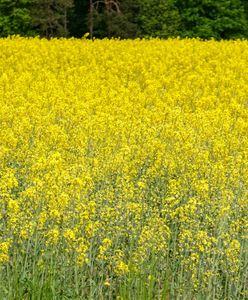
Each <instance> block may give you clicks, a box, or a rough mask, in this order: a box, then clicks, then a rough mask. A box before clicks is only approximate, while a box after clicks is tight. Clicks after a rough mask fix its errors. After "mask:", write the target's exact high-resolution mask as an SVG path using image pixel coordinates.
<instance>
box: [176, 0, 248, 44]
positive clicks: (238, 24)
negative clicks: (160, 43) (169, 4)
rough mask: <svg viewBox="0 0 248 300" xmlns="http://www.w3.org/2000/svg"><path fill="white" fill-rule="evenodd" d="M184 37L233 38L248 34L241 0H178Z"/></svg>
mask: <svg viewBox="0 0 248 300" xmlns="http://www.w3.org/2000/svg"><path fill="white" fill-rule="evenodd" d="M176 5H177V7H178V9H179V12H180V15H181V18H182V29H181V33H180V35H181V36H182V37H186V36H187V37H200V38H204V39H208V38H211V37H213V38H215V39H233V38H242V37H245V36H247V28H248V25H247V19H246V18H245V12H244V7H243V5H242V3H241V1H240V0H228V1H227V0H218V1H216V0H186V1H185V0H176Z"/></svg>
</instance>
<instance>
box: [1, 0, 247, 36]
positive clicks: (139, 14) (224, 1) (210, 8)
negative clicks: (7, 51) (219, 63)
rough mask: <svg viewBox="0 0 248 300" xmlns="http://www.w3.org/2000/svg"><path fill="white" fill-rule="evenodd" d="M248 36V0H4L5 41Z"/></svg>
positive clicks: (2, 32)
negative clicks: (11, 37)
mask: <svg viewBox="0 0 248 300" xmlns="http://www.w3.org/2000/svg"><path fill="white" fill-rule="evenodd" d="M86 33H89V37H90V38H105V37H108V38H110V37H116V38H149V37H159V38H168V37H181V38H185V37H190V38H192V37H200V38H202V39H210V38H214V39H217V40H219V39H242V38H247V37H248V0H217V1H216V0H0V37H6V36H9V35H21V36H40V37H47V38H51V37H77V38H81V37H82V36H84V35H85V34H86Z"/></svg>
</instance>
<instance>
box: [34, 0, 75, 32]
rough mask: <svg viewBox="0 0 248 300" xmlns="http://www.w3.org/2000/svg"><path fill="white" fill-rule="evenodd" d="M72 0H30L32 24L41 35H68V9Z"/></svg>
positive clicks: (71, 5) (71, 4)
mask: <svg viewBox="0 0 248 300" xmlns="http://www.w3.org/2000/svg"><path fill="white" fill-rule="evenodd" d="M72 7H73V0H56V1H55V0H32V10H31V12H32V24H33V26H34V27H35V29H36V30H37V31H38V32H39V34H40V35H41V36H46V37H52V36H68V34H69V32H68V27H67V23H68V11H69V9H70V8H72Z"/></svg>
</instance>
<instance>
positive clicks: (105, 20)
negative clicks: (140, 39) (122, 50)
mask: <svg viewBox="0 0 248 300" xmlns="http://www.w3.org/2000/svg"><path fill="white" fill-rule="evenodd" d="M97 2H98V1H95V2H94V3H95V4H97ZM115 3H116V4H117V6H115V5H112V6H111V7H107V6H106V5H105V4H104V3H100V5H95V6H94V36H96V37H99V38H103V37H120V38H134V37H136V36H137V33H138V24H137V15H138V13H139V3H138V2H137V0H122V1H116V2H115Z"/></svg>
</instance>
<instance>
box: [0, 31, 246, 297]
mask: <svg viewBox="0 0 248 300" xmlns="http://www.w3.org/2000/svg"><path fill="white" fill-rule="evenodd" d="M247 57H248V42H247V41H229V42H227V41H221V42H215V41H208V42H202V41H199V40H177V39H175V40H167V41H161V40H156V39H154V40H149V41H148V40H135V41H129V40H126V41H119V40H102V41H99V40H94V41H89V40H86V39H82V40H77V39H69V40H66V39H61V40H57V39H53V40H50V41H48V40H45V39H38V38H34V39H25V38H20V37H15V38H7V39H1V40H0V128H1V130H0V264H1V265H4V266H6V265H8V264H10V265H11V266H12V267H13V266H14V268H15V267H16V268H18V266H19V268H20V270H22V271H23V270H25V272H26V273H25V274H28V273H30V274H33V273H32V272H34V270H35V269H36V267H37V270H38V269H39V268H38V265H39V264H40V261H41V260H42V266H43V269H44V272H47V273H44V274H51V273H49V272H50V269H49V270H48V268H50V266H51V264H52V263H53V264H54V268H60V269H59V270H60V272H64V273H63V274H67V272H69V271H68V270H73V272H76V271H75V270H76V269H75V268H77V270H78V271H77V272H78V273H77V274H76V275H75V274H74V273H73V275H72V278H78V277H80V276H83V277H82V278H84V280H87V278H91V279H89V280H91V281H90V282H94V280H93V279H92V278H93V277H94V278H96V277H97V276H98V277H99V276H100V277H101V279H99V282H108V283H109V282H113V281H114V280H116V281H118V280H123V277H124V276H131V275H128V274H131V273H133V274H132V276H133V277H132V278H134V277H135V276H141V277H142V276H143V275H144V276H146V278H148V277H149V278H155V279H154V282H155V283H154V285H155V286H157V289H158V290H159V289H160V288H162V286H163V284H164V283H163V280H162V279H163V278H167V281H168V284H167V292H168V293H170V294H171V295H172V296H171V297H172V299H174V298H173V297H175V299H176V297H181V296H182V294H184V295H186V294H185V293H186V290H187V293H188V294H187V295H193V294H194V293H196V292H198V293H202V294H201V295H204V294H206V293H209V291H211V293H212V294H211V295H212V296H210V298H211V299H217V298H219V299H224V298H225V297H226V298H228V297H230V299H241V298H242V297H246V295H247V294H245V285H246V280H247V270H246V267H245V266H247V262H248V256H247V252H248V249H247V231H248V214H247V211H248V172H247V170H248V134H247V133H248V93H247V86H248V62H247ZM35 257H36V258H35ZM55 261H56V263H55ZM29 266H30V269H29ZM48 266H49V267H48ZM63 268H64V269H63ZM46 269H47V271H46ZM62 269H63V270H64V271H61V270H62ZM6 270H7V269H6V268H4V267H3V268H1V267H0V273H1V272H2V274H1V276H0V278H1V280H5V282H7V281H8V282H10V280H9V279H8V276H11V275H10V271H6ZM22 271H20V272H22ZM23 272H24V271H23ZM71 272H72V271H71ZM14 273H15V274H16V272H14ZM165 273H166V274H167V275H166V276H164V274H165ZM68 274H69V273H68ZM101 274H102V275H101ZM135 274H136V275H135ZM160 275H161V277H160ZM13 276H14V275H13ZM32 276H34V274H33V275H32ZM46 276H48V275H44V278H45V277H46ZM49 276H51V275H49ZM68 276H69V275H68ZM163 276H164V277H163ZM49 278H50V277H49ZM85 278H86V279H85ZM118 278H120V279H118ZM142 278H143V277H142ZM161 278H162V279H161ZM61 280H62V279H61ZM156 280H157V285H156ZM79 282H84V281H83V280H81V281H80V280H78V281H77V284H76V288H75V292H76V291H78V290H79V289H80V288H79V286H80V285H79ZM158 282H159V283H158ZM63 284H65V282H64V283H63ZM63 284H62V283H61V285H63ZM68 284H69V283H68ZM102 285H103V286H105V287H103V288H102V289H103V291H104V288H107V287H106V286H107V285H106V284H105V285H104V284H102ZM85 286H87V284H86V285H85ZM99 286H100V285H99ZM108 286H109V287H108V288H111V284H110V283H109V284H108ZM246 287H247V286H246ZM67 290H74V289H73V288H72V289H71V288H69V289H67ZM85 290H86V291H87V289H86V288H85ZM1 291H2V290H1V286H0V298H1ZM61 293H62V292H61ZM189 293H191V294H189ZM180 295H181V296H180ZM24 296H25V295H24ZM24 296H23V297H24ZM81 296H82V295H81ZM68 297H69V296H68ZM82 297H83V296H82ZM84 297H86V296H84ZM92 297H93V296H92ZM94 297H95V299H97V298H98V299H101V297H100V296H96V295H95V296H94ZM94 297H93V298H94ZM154 297H155V296H154ZM2 298H4V297H2ZM21 298H22V297H21ZM34 298H35V297H34ZM51 298H52V297H51ZM69 298H70V297H69ZM168 298H169V297H168ZM193 298H195V297H193V296H188V299H193ZM75 299H76V296H75ZM79 299H80V298H79ZM81 299H83V298H81ZM137 299H141V298H137ZM151 299H152V298H151Z"/></svg>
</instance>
